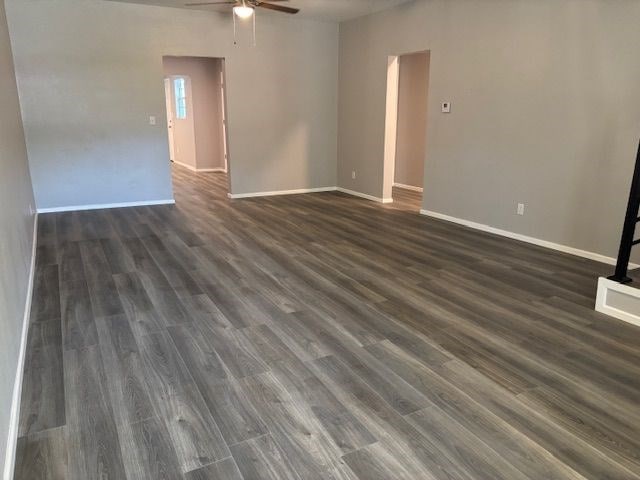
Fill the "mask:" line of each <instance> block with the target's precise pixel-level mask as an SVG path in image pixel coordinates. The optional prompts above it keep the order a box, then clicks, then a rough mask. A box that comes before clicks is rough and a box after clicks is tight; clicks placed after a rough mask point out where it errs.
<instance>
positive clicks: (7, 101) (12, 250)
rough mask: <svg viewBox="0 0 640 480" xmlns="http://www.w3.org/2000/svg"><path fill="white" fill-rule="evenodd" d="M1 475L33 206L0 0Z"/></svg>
mask: <svg viewBox="0 0 640 480" xmlns="http://www.w3.org/2000/svg"><path fill="white" fill-rule="evenodd" d="M0 171H2V174H1V175H0V205H2V208H0V474H2V473H1V472H4V468H5V465H4V462H5V452H6V449H7V436H8V432H9V418H10V413H11V399H12V394H13V387H14V383H15V379H16V371H17V366H18V356H19V349H20V341H21V335H22V327H23V318H24V308H25V304H26V297H27V285H28V281H29V269H30V266H31V252H32V239H33V222H34V214H33V213H32V209H33V206H34V200H33V192H32V190H31V178H30V176H29V167H28V163H27V150H26V147H25V142H24V133H23V131H22V119H21V117H20V105H19V103H18V91H17V89H16V79H15V74H14V69H13V59H12V56H11V46H10V43H9V34H8V31H7V21H6V17H5V9H4V0H0Z"/></svg>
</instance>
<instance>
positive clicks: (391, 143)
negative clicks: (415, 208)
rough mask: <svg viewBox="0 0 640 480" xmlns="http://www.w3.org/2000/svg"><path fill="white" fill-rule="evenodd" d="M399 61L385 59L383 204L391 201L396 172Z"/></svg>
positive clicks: (394, 58) (395, 57)
mask: <svg viewBox="0 0 640 480" xmlns="http://www.w3.org/2000/svg"><path fill="white" fill-rule="evenodd" d="M399 78H400V59H399V58H398V55H390V56H389V57H387V102H386V113H385V122H384V167H383V173H382V199H383V202H385V203H389V202H392V201H393V196H392V192H393V181H394V177H395V170H396V138H397V134H398V81H399Z"/></svg>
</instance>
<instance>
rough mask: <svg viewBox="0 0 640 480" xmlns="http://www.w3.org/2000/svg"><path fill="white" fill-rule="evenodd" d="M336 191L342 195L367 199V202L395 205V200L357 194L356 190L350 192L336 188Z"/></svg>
mask: <svg viewBox="0 0 640 480" xmlns="http://www.w3.org/2000/svg"><path fill="white" fill-rule="evenodd" d="M336 190H337V191H339V192H342V193H346V194H348V195H353V196H354V197H360V198H366V199H367V200H373V201H374V202H378V203H393V198H380V197H374V196H373V195H367V194H366V193H362V192H356V191H355V190H349V189H346V188H342V187H336Z"/></svg>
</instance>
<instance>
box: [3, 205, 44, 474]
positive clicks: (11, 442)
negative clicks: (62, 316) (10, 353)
mask: <svg viewBox="0 0 640 480" xmlns="http://www.w3.org/2000/svg"><path fill="white" fill-rule="evenodd" d="M32 242H33V245H32V247H31V266H30V267H29V283H28V284H27V298H26V300H25V305H24V316H23V318H22V334H21V336H20V351H19V353H18V367H17V369H16V377H15V381H14V384H13V395H12V397H11V415H10V417H9V434H8V438H7V450H6V456H5V460H4V472H3V478H4V480H13V471H14V469H15V462H16V447H17V444H18V429H19V422H20V397H21V394H22V378H23V374H24V358H25V353H26V350H27V333H28V331H29V317H30V315H31V298H32V297H33V282H34V276H35V270H36V247H37V246H38V214H37V213H36V214H35V215H34V216H33V240H32Z"/></svg>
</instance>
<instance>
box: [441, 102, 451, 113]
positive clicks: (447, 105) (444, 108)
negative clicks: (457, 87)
mask: <svg viewBox="0 0 640 480" xmlns="http://www.w3.org/2000/svg"><path fill="white" fill-rule="evenodd" d="M442 113H451V102H442Z"/></svg>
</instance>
